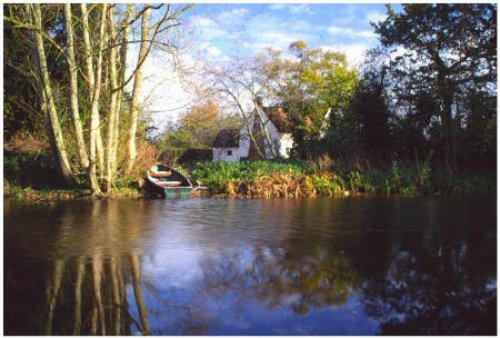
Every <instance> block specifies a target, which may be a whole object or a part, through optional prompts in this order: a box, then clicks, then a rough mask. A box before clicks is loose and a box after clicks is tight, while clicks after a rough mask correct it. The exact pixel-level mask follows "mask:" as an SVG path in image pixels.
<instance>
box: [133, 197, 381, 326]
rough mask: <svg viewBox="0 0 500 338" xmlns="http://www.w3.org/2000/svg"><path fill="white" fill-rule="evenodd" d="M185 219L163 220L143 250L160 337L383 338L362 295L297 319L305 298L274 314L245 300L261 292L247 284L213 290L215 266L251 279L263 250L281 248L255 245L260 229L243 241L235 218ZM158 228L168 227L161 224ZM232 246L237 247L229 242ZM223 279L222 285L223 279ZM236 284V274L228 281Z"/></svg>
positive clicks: (284, 298)
mask: <svg viewBox="0 0 500 338" xmlns="http://www.w3.org/2000/svg"><path fill="white" fill-rule="evenodd" d="M187 208H188V209H189V208H194V209H195V211H199V210H196V205H194V206H192V205H189V204H188V205H187ZM182 215H183V217H178V216H180V214H177V213H176V212H175V211H172V209H170V211H169V212H162V216H163V217H165V218H164V219H163V220H164V222H163V224H162V226H156V227H155V228H154V231H153V233H152V234H151V235H150V236H148V238H146V239H144V241H143V245H142V248H143V252H142V254H143V255H142V256H141V275H142V278H143V284H144V285H145V287H144V289H143V296H144V300H145V303H146V304H147V307H148V313H149V314H150V316H149V319H150V324H151V327H152V328H156V330H157V333H162V332H161V331H162V330H163V329H164V330H168V331H165V332H172V330H174V332H175V328H176V327H179V331H177V332H175V333H177V334H182V333H184V332H185V331H184V330H185V326H183V324H182V323H181V324H180V323H179V322H182V321H183V320H185V321H187V322H190V321H191V322H198V321H199V322H203V323H204V324H203V326H205V325H206V326H208V327H207V329H208V330H207V331H206V333H209V334H214V335H224V334H234V332H238V333H239V334H241V335H260V334H277V335H295V334H297V335H304V334H325V335H328V334H331V332H335V333H338V334H351V335H352V334H363V333H367V332H370V333H376V332H377V326H378V323H377V321H375V320H373V319H370V318H368V317H367V316H366V315H365V314H364V313H363V311H362V310H361V308H362V306H361V304H360V301H359V298H358V296H357V295H356V294H355V293H351V296H349V297H348V298H347V301H346V302H345V303H343V304H340V305H334V306H325V307H323V308H315V307H310V308H309V310H308V312H307V313H305V314H297V313H294V311H293V305H294V304H296V303H297V302H298V300H299V299H300V294H297V293H296V294H293V293H290V294H287V293H285V294H282V295H279V296H278V297H277V298H278V299H279V301H278V304H277V305H275V306H269V304H267V302H266V300H259V299H255V298H253V299H252V298H251V297H250V296H248V295H247V294H245V292H250V293H251V292H252V291H251V290H248V288H252V287H253V285H252V284H251V283H250V284H246V283H245V282H243V284H242V285H240V286H239V288H247V290H241V289H238V286H234V285H231V281H230V280H225V278H226V277H225V276H224V275H222V280H220V282H223V283H229V284H230V286H229V287H226V289H223V287H221V289H218V288H217V286H213V285H212V286H211V287H212V288H213V287H215V290H212V289H209V290H206V289H205V288H206V285H204V283H206V279H204V278H206V277H207V275H206V273H207V271H204V269H210V264H213V267H214V269H215V268H216V266H217V265H220V266H224V264H228V262H229V264H230V266H231V267H233V268H234V267H237V271H236V275H237V276H243V277H242V278H243V279H244V278H245V275H244V274H245V271H248V270H249V269H251V268H252V266H253V264H255V261H256V259H257V258H256V256H255V255H256V254H255V251H254V250H255V246H256V245H258V244H257V243H262V242H264V243H265V244H270V243H269V242H271V243H276V241H274V240H273V239H272V238H267V239H265V240H264V241H255V238H256V237H258V236H256V235H255V234H253V230H252V229H246V230H245V231H246V233H245V234H243V232H242V231H241V220H240V221H238V222H237V223H236V222H233V221H232V220H231V219H230V218H229V219H224V220H220V221H219V222H218V223H217V224H216V225H214V224H213V223H212V224H208V223H206V222H207V218H208V219H209V218H210V217H211V215H210V214H208V215H205V216H206V217H203V218H197V216H196V215H192V216H190V217H189V218H186V217H185V216H186V214H185V213H183V214H182ZM166 217H168V221H167V218H166ZM255 218H258V215H255V214H254V215H252V216H251V217H249V218H247V220H246V221H247V222H252V219H255ZM156 222H157V223H162V221H161V220H158V221H156ZM209 222H211V221H209ZM271 223H272V222H271ZM278 223H279V222H278ZM278 227H279V226H278ZM278 230H279V229H272V225H271V226H270V228H268V230H267V231H269V232H274V235H276V231H278ZM247 235H248V236H247ZM261 235H262V234H261ZM275 237H276V236H275ZM228 238H230V239H231V240H230V241H228V240H227V239H228ZM278 242H279V241H278ZM259 249H260V251H259V252H260V253H261V255H262V256H261V257H262V259H263V260H264V262H274V261H275V260H276V259H277V258H278V257H276V255H278V256H281V255H282V254H283V251H282V249H281V248H277V250H274V251H272V250H271V249H270V248H269V247H268V246H259ZM207 262H208V263H207ZM256 271H257V272H258V270H256ZM232 272H233V273H234V272H235V271H232ZM208 273H210V271H208ZM228 273H229V272H228ZM217 276H218V277H219V278H220V275H217ZM231 276H233V275H231V274H230V273H229V274H228V276H227V278H228V279H229V278H231ZM217 281H218V280H216V281H215V282H214V281H212V282H214V283H217ZM209 283H210V281H209ZM260 287H262V285H261V286H260ZM264 288H265V286H264ZM240 291H242V292H240ZM128 297H129V304H131V305H132V308H134V310H133V313H134V314H135V315H137V310H136V309H135V303H134V297H133V291H132V290H131V289H130V290H129V291H128ZM178 325H179V326H178ZM153 332H155V329H153Z"/></svg>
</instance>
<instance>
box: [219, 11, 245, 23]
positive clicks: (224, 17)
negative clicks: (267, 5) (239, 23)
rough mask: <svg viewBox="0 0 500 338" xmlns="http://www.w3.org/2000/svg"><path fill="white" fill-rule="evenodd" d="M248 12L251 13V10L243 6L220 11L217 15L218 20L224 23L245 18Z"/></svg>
mask: <svg viewBox="0 0 500 338" xmlns="http://www.w3.org/2000/svg"><path fill="white" fill-rule="evenodd" d="M248 13H249V10H248V9H247V8H242V7H240V8H234V9H231V10H228V11H224V12H221V13H219V14H218V15H217V21H219V22H221V23H223V24H227V23H231V22H234V21H236V20H241V19H243V18H244V17H245V16H247V14H248Z"/></svg>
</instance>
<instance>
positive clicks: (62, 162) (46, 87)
mask: <svg viewBox="0 0 500 338" xmlns="http://www.w3.org/2000/svg"><path fill="white" fill-rule="evenodd" d="M33 7H34V17H35V26H36V28H37V30H38V31H37V34H35V43H36V50H37V58H38V62H39V65H38V66H39V67H38V68H39V71H40V79H41V88H42V92H43V93H42V95H44V96H45V97H44V99H46V101H45V100H44V99H42V102H43V101H45V102H46V103H47V111H48V117H49V118H48V121H47V124H48V125H49V126H50V128H49V129H50V133H51V134H52V135H51V136H52V137H50V136H49V139H51V140H53V142H51V149H52V151H53V153H54V154H55V160H56V163H57V166H58V168H59V171H60V172H61V175H62V177H63V179H64V181H65V182H66V183H67V184H72V183H73V178H72V177H71V166H70V164H69V160H68V156H67V153H66V147H65V144H64V139H63V135H62V131H61V126H60V124H59V117H58V116H57V111H56V106H55V101H54V97H53V95H52V88H51V85H50V77H49V71H48V68H47V59H46V56H45V48H44V46H43V39H42V34H41V31H42V13H41V9H40V4H34V5H33Z"/></svg>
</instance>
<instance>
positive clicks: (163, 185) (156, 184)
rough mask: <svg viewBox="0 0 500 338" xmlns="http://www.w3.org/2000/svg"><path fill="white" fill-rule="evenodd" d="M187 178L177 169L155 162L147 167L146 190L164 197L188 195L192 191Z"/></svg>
mask: <svg viewBox="0 0 500 338" xmlns="http://www.w3.org/2000/svg"><path fill="white" fill-rule="evenodd" d="M193 189H194V188H193V185H192V184H191V181H189V179H188V178H187V177H186V176H184V175H182V174H181V173H180V172H178V171H177V170H174V169H172V168H170V167H169V166H167V165H164V164H158V163H157V164H155V165H153V166H152V167H151V168H149V170H148V172H147V177H146V190H147V191H148V193H150V194H151V195H152V196H160V197H165V198H181V197H189V194H190V193H191V191H193Z"/></svg>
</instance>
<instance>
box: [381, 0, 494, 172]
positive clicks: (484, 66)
mask: <svg viewBox="0 0 500 338" xmlns="http://www.w3.org/2000/svg"><path fill="white" fill-rule="evenodd" d="M374 26H375V31H376V32H377V33H378V34H379V35H380V39H381V42H382V44H383V45H384V46H388V47H389V46H401V47H403V48H404V53H403V55H402V56H399V57H396V59H395V60H394V61H395V62H394V64H393V67H395V69H396V72H399V74H400V75H404V76H407V77H409V78H411V79H412V80H411V81H409V82H410V86H409V88H407V89H406V92H407V93H408V94H410V95H411V96H418V95H419V93H420V92H422V91H426V92H428V93H430V92H433V93H435V94H436V98H437V100H438V106H439V111H438V115H437V116H436V117H437V118H438V119H439V126H440V128H441V134H442V136H443V141H444V142H443V164H444V165H445V166H446V167H447V168H450V169H456V168H457V165H458V163H457V149H458V136H459V134H460V132H461V129H462V125H463V117H464V116H463V113H464V112H461V110H460V109H459V108H458V107H459V105H460V100H461V99H460V98H459V93H461V92H463V91H469V90H470V88H471V87H472V86H479V87H483V88H488V87H489V88H490V89H488V90H487V91H488V92H490V93H491V95H496V94H493V92H494V90H492V87H495V81H496V43H495V41H496V6H494V5H492V4H466V5H465V4H434V5H432V4H409V5H404V6H403V10H402V12H401V13H399V14H396V13H395V12H394V11H393V10H392V9H391V8H390V7H388V17H387V19H386V20H385V21H382V22H380V23H379V24H375V25H374Z"/></svg>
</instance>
